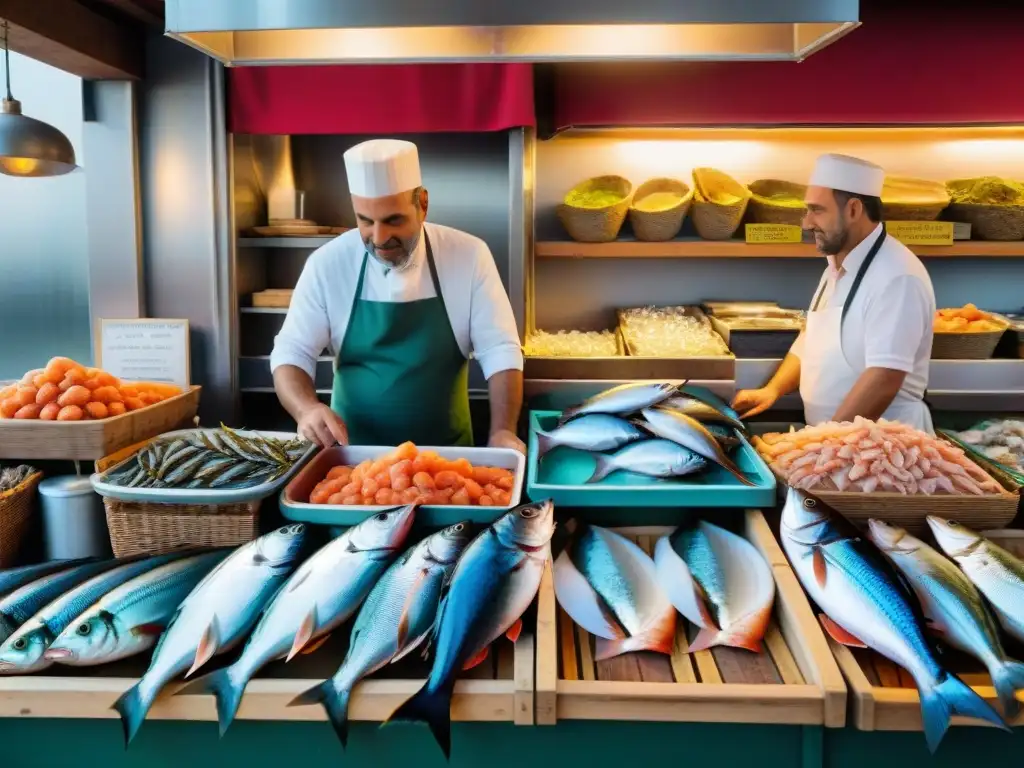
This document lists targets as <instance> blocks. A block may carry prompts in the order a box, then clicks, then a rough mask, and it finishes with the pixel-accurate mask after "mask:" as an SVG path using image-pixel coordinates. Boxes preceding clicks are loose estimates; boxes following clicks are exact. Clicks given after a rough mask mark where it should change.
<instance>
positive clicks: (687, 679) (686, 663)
mask: <svg viewBox="0 0 1024 768" xmlns="http://www.w3.org/2000/svg"><path fill="white" fill-rule="evenodd" d="M671 664H672V673H673V674H674V675H675V678H676V682H677V683H696V682H697V675H696V673H695V672H694V671H693V659H692V658H691V657H690V644H689V642H687V640H686V622H685V621H683V620H682V619H679V620H678V621H677V622H676V641H675V643H674V644H673V646H672V657H671Z"/></svg>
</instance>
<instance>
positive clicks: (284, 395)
mask: <svg viewBox="0 0 1024 768" xmlns="http://www.w3.org/2000/svg"><path fill="white" fill-rule="evenodd" d="M274 391H275V392H277V399H278V400H280V401H281V405H283V406H284V408H285V410H286V411H288V413H290V414H291V415H292V418H293V419H295V423H296V424H297V425H298V431H299V434H300V435H302V436H303V437H304V438H306V439H307V440H309V441H311V442H314V443H316V444H317V445H322V446H324V447H326V446H329V445H334V444H335V443H339V444H341V445H346V444H347V443H348V430H347V429H346V428H345V422H344V421H342V420H341V417H340V416H338V414H336V413H335V412H334V411H332V410H331V408H330V406H328V405H326V404H324V403H321V402H320V398H319V397H317V394H316V387H315V386H314V384H313V379H312V378H310V376H309V374H308V373H306V372H305V371H304V370H302V369H301V368H296V367H295V366H294V365H282V366H280V367H278V368H276V369H274Z"/></svg>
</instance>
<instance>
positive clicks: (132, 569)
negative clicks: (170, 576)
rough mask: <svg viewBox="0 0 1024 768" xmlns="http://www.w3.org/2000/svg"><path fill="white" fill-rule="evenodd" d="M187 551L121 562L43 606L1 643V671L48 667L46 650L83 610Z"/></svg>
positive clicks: (21, 671) (10, 672) (7, 672)
mask: <svg viewBox="0 0 1024 768" xmlns="http://www.w3.org/2000/svg"><path fill="white" fill-rule="evenodd" d="M186 554H189V553H188V552H185V551H179V552H170V553H168V554H164V555H156V556H154V557H141V558H131V559H129V560H127V561H120V562H121V564H120V565H117V566H115V567H114V568H110V569H108V570H106V571H104V572H103V573H100V574H98V575H96V576H93V577H92V578H91V579H88V580H86V581H84V582H82V583H81V584H79V585H78V586H77V587H75V588H74V589H71V590H69V591H68V592H65V593H64V594H63V595H61V596H60V597H58V598H57V599H56V600H54V601H52V602H51V603H49V604H48V605H45V606H43V607H42V608H41V609H39V611H38V612H36V614H35V615H34V616H32V618H30V619H29V620H28V621H26V622H25V623H24V624H22V625H21V627H19V628H18V630H17V631H16V632H15V633H14V634H12V635H11V636H10V637H9V638H7V639H6V640H5V641H4V642H3V643H0V674H25V673H27V672H38V671H39V670H41V669H45V668H46V667H48V666H50V664H52V663H53V662H52V661H50V660H48V659H45V658H43V654H44V653H45V651H46V649H47V648H48V647H49V645H50V643H52V642H53V641H54V640H56V639H57V636H58V635H59V634H60V633H61V632H63V631H64V630H65V629H67V627H68V626H69V625H70V624H71V623H72V622H73V621H74V620H75V619H76V618H77V617H78V616H79V615H80V614H81V613H82V612H83V611H84V610H86V609H87V608H88V607H89V606H91V605H92V604H93V603H95V602H96V601H97V600H99V599H100V598H101V597H103V596H104V595H105V594H107V593H108V592H109V591H110V590H112V589H114V588H116V587H119V586H121V585H122V584H124V583H125V582H126V581H129V580H130V579H133V578H135V577H136V576H139V575H140V574H143V573H146V571H151V570H153V569H154V568H157V567H159V566H161V565H164V564H165V563H169V562H171V561H173V560H178V559H180V558H181V557H183V556H185V555H186Z"/></svg>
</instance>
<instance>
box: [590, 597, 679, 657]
mask: <svg viewBox="0 0 1024 768" xmlns="http://www.w3.org/2000/svg"><path fill="white" fill-rule="evenodd" d="M675 637H676V612H675V609H674V608H673V609H672V612H671V613H666V614H665V615H664V616H663V617H662V618H661V619H659V620H658V621H656V622H654V623H652V624H650V625H649V626H647V627H646V628H645V629H644V630H643V631H642V632H639V633H637V634H635V635H632V636H630V637H620V638H615V639H613V640H608V639H606V638H603V637H595V638H594V660H595V661H604V660H605V659H611V658H613V657H615V656H620V655H622V654H623V653H629V652H630V651H654V652H655V653H664V654H665V655H667V656H671V655H672V646H673V645H674V644H675Z"/></svg>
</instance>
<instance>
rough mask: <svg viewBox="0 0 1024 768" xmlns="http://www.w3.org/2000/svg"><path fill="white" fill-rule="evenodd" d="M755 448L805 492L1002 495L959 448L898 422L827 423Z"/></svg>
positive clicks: (765, 439) (757, 442) (770, 437)
mask: <svg viewBox="0 0 1024 768" xmlns="http://www.w3.org/2000/svg"><path fill="white" fill-rule="evenodd" d="M754 446H755V447H756V448H757V450H758V452H760V454H761V455H762V456H763V457H764V458H765V460H766V461H767V462H768V463H769V464H770V465H771V467H772V469H773V470H774V471H775V473H776V474H777V475H779V476H780V477H782V478H783V479H784V480H785V481H786V483H787V484H789V485H790V486H792V487H794V488H801V489H804V490H815V489H816V490H819V491H837V490H838V491H856V492H864V493H872V492H874V491H888V492H895V493H902V494H919V493H920V494H927V495H931V494H936V493H946V494H957V495H967V494H975V495H977V496H984V495H986V494H998V493H1002V492H1003V490H1002V488H1001V486H1000V485H999V484H998V483H997V482H996V481H995V480H993V479H992V478H991V477H990V476H989V475H988V474H986V473H985V471H984V470H983V469H982V468H981V467H979V466H978V465H977V464H975V463H974V462H973V461H971V460H970V459H969V458H967V456H966V455H965V454H964V452H963V451H962V450H961V449H960V448H958V447H956V446H955V445H952V444H951V443H947V442H945V441H943V440H940V439H938V438H935V437H931V436H930V435H928V434H926V433H924V432H921V431H919V430H916V429H914V428H913V427H908V426H907V425H906V424H901V423H900V422H898V421H886V420H885V419H880V420H879V421H877V422H875V421H869V420H868V419H863V418H861V417H859V416H858V417H857V418H856V419H854V420H853V421H852V422H851V421H844V422H835V421H829V422H826V423H824V424H819V425H818V426H815V427H805V428H804V429H801V430H799V431H793V432H773V433H769V434H766V435H763V436H761V437H755V438H754Z"/></svg>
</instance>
